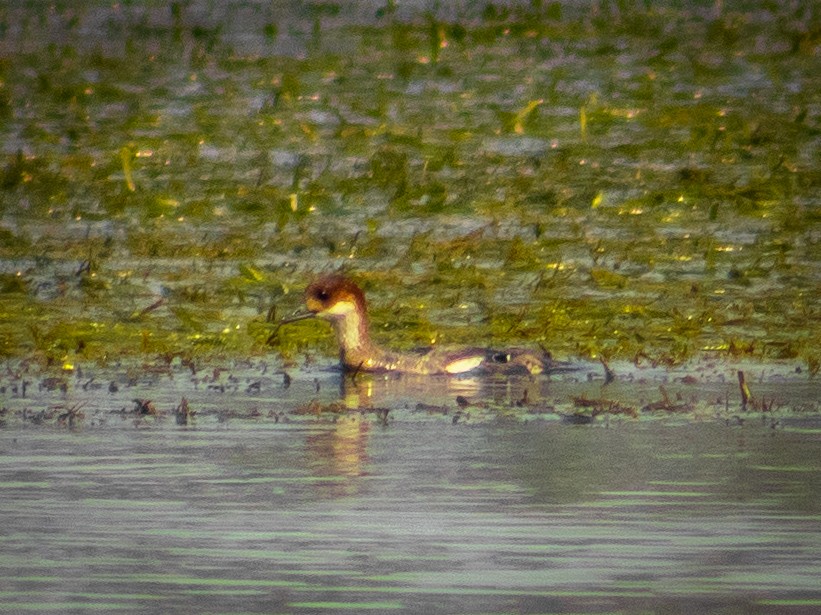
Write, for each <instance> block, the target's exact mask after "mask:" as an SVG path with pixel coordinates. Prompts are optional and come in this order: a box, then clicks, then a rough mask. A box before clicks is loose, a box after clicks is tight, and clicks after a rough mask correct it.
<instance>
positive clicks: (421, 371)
mask: <svg viewBox="0 0 821 615" xmlns="http://www.w3.org/2000/svg"><path fill="white" fill-rule="evenodd" d="M304 301H305V308H306V310H305V311H302V312H299V313H296V314H295V315H293V316H291V317H288V318H284V319H282V320H281V321H280V325H283V324H287V323H292V322H296V321H298V320H304V319H307V318H319V319H321V320H325V321H328V322H330V324H331V325H332V327H333V328H334V331H335V333H336V339H337V343H338V346H339V361H340V364H341V366H342V368H343V369H344V370H346V371H352V372H373V373H387V372H392V373H397V374H414V375H421V376H431V375H449V376H455V375H462V374H480V373H486V374H487V373H507V374H515V373H520V374H530V375H534V376H535V375H538V374H545V373H555V372H564V371H569V370H573V369H575V368H574V367H573V366H572V365H571V364H570V363H565V362H559V361H555V360H554V359H553V358H552V356H551V355H550V353H549V352H546V351H544V350H541V349H540V350H539V351H534V350H530V349H522V348H513V349H510V350H494V349H489V348H476V347H472V348H444V347H438V346H431V347H428V348H422V349H419V350H416V351H411V352H406V353H401V352H392V351H389V350H386V349H384V348H382V347H380V346H379V345H377V344H376V343H374V342H373V340H372V339H371V335H370V327H369V320H368V305H367V301H366V300H365V293H364V292H362V289H361V288H360V287H359V285H358V284H357V283H356V282H354V281H353V280H352V279H351V278H350V277H348V276H346V275H343V274H340V273H331V274H325V275H322V276H320V277H318V278H316V279H315V280H314V281H313V282H311V283H310V284H309V285H308V286H307V288H306V289H305V295H304Z"/></svg>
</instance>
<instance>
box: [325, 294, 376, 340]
mask: <svg viewBox="0 0 821 615" xmlns="http://www.w3.org/2000/svg"><path fill="white" fill-rule="evenodd" d="M321 316H322V317H323V318H326V319H328V320H330V321H331V323H333V325H334V328H335V329H336V336H337V339H338V342H339V346H340V348H341V349H342V350H343V351H346V350H347V351H351V350H356V349H358V348H361V347H362V345H363V344H364V343H365V339H364V335H365V334H364V333H363V331H362V328H363V322H362V315H361V314H360V313H359V310H357V308H356V304H355V303H353V302H352V301H337V302H336V303H334V304H333V305H332V306H331V307H330V308H328V309H327V310H325V311H324V312H322V313H321Z"/></svg>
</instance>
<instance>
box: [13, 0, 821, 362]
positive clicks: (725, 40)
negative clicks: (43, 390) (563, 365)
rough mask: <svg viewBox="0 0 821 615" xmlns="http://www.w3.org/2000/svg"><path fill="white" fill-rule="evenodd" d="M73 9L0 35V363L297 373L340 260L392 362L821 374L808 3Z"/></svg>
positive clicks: (19, 19) (319, 346) (320, 332)
mask: <svg viewBox="0 0 821 615" xmlns="http://www.w3.org/2000/svg"><path fill="white" fill-rule="evenodd" d="M75 5H76V6H73V7H72V8H71V9H69V8H68V7H63V6H57V7H54V9H53V11H52V13H53V14H52V16H51V19H52V22H53V23H52V29H51V30H49V29H48V28H46V26H45V25H44V22H42V21H41V20H38V19H36V18H35V16H34V15H33V14H31V12H30V11H29V10H28V9H26V8H25V7H24V6H22V5H21V6H20V7H17V6H14V7H10V8H9V9H6V11H7V12H6V13H5V14H4V15H5V17H4V18H5V19H6V20H7V21H8V20H14V22H15V23H19V24H20V25H19V27H18V28H17V29H3V30H1V31H0V118H2V123H0V141H2V143H3V144H4V146H3V151H2V154H1V155H0V213H1V214H2V219H1V221H0V354H2V356H5V357H36V358H38V360H41V361H43V362H44V363H46V364H50V365H55V366H60V365H66V364H74V363H75V362H78V361H80V362H82V361H97V362H103V363H105V362H107V361H110V360H112V357H117V358H122V357H132V358H136V359H139V358H141V357H144V356H146V355H150V356H166V355H168V354H171V355H176V356H185V357H198V356H208V357H211V356H247V355H256V354H269V353H276V354H279V355H281V356H282V357H283V359H284V361H285V362H292V361H297V362H299V361H304V360H306V358H308V357H312V356H314V355H315V354H317V353H328V354H330V353H332V352H333V344H332V341H331V340H330V339H328V335H327V331H326V329H325V328H323V326H322V324H321V323H301V324H299V325H294V326H293V327H292V328H289V329H288V330H287V331H286V330H282V331H280V332H278V333H277V335H272V333H273V323H271V322H269V320H270V319H269V317H268V314H269V311H270V310H271V308H272V307H275V311H276V312H277V313H278V314H280V315H282V314H285V313H287V312H289V311H290V310H293V309H294V308H296V307H297V305H298V304H299V293H300V291H301V288H303V287H304V285H305V284H306V283H307V282H308V281H309V280H310V279H311V278H312V277H313V276H314V274H315V273H316V272H318V271H326V270H329V269H337V268H340V267H341V268H345V269H346V270H349V271H352V272H353V273H354V274H355V275H356V276H357V278H358V279H359V280H360V281H361V282H362V283H363V284H364V285H365V286H366V288H367V290H368V293H369V297H372V304H373V310H372V311H373V320H374V322H375V334H376V335H377V336H379V337H380V338H381V339H380V341H383V342H385V343H387V344H390V345H393V346H397V347H400V348H409V347H412V346H414V345H420V344H429V343H431V342H432V341H435V342H436V343H499V344H509V343H529V344H541V345H543V346H545V347H547V348H550V349H551V350H552V351H553V352H554V353H555V354H557V355H559V356H582V357H591V358H605V359H614V358H618V359H627V360H635V361H638V362H645V361H649V362H654V363H659V364H663V365H671V364H677V363H681V362H683V361H687V360H690V359H692V358H694V357H698V356H703V355H725V356H728V357H731V358H734V357H752V358H755V359H757V360H762V361H769V360H789V361H795V362H796V364H797V365H801V366H802V368H804V369H806V370H807V372H808V373H812V374H814V373H816V372H817V371H818V369H819V363H821V357H820V356H819V351H818V349H817V343H815V340H817V339H818V338H819V336H821V324H819V323H821V320H819V313H818V307H817V300H816V298H817V295H818V290H819V283H818V279H819V273H818V259H817V255H816V252H817V244H818V231H817V229H818V224H819V213H818V212H819V211H821V208H819V202H818V194H819V186H821V181H819V180H820V179H821V174H819V170H818V163H817V159H818V136H819V134H821V127H820V126H819V116H818V110H817V105H815V99H814V96H815V94H814V93H815V92H817V91H818V90H819V87H821V86H820V85H819V82H818V81H819V77H818V71H817V70H816V67H815V65H816V64H817V62H816V61H815V57H816V56H817V53H818V45H819V40H820V39H819V36H818V31H819V26H818V23H819V21H818V20H819V16H818V13H817V11H814V10H812V9H811V8H810V7H809V6H808V5H806V4H805V3H800V2H799V3H794V4H791V5H789V6H783V7H782V6H780V5H776V4H769V5H766V6H761V7H758V9H757V10H752V8H750V9H749V10H746V9H745V10H742V9H737V8H731V7H719V8H716V9H715V10H711V11H697V10H694V9H688V8H681V7H679V6H678V5H670V6H667V5H666V4H665V3H662V4H658V3H654V4H653V5H652V6H650V5H646V4H640V3H629V2H628V3H600V4H598V5H597V6H596V8H595V10H593V11H590V12H585V13H582V12H580V11H577V10H575V9H573V8H572V7H568V6H563V5H561V4H560V3H555V2H547V3H529V4H528V3H522V4H521V5H515V4H514V5H510V4H508V3H505V4H504V5H498V6H497V5H494V4H493V3H486V4H485V5H483V7H482V8H481V9H476V11H477V12H475V13H471V9H468V8H467V7H462V8H461V9H458V10H452V11H445V10H442V11H440V12H438V13H427V14H409V13H407V11H406V10H405V9H403V8H402V7H400V6H399V5H397V4H395V3H390V2H389V3H386V4H385V6H384V7H382V8H381V9H379V11H378V14H374V15H372V16H368V17H367V18H362V16H361V15H360V16H350V17H348V16H345V15H343V14H342V11H341V10H340V7H339V6H338V5H336V4H333V3H324V4H322V3H321V4H314V5H311V7H312V8H311V9H310V14H309V15H308V16H307V17H304V18H303V19H302V20H300V19H296V18H294V19H290V18H286V17H285V16H283V15H275V14H274V13H273V12H271V10H272V9H270V8H258V9H256V12H255V16H254V18H253V19H251V20H249V18H248V16H247V15H245V14H244V13H242V12H238V13H237V14H235V15H234V14H230V13H229V12H226V11H225V10H223V9H221V8H220V7H217V6H213V7H211V8H210V9H209V10H207V11H204V12H203V13H201V14H194V12H192V11H188V10H187V9H186V8H185V6H183V5H174V8H172V9H171V10H170V11H166V10H165V9H161V8H159V7H153V8H152V7H149V8H141V7H137V6H133V5H127V6H125V5H124V6H119V5H118V8H116V10H115V9H114V8H112V7H109V6H108V5H106V6H105V7H102V6H101V5H99V3H96V2H93V1H91V0H89V1H88V2H82V3H75ZM93 20H97V21H96V22H94V23H95V24H97V25H98V26H99V31H100V32H101V33H104V37H103V38H101V39H99V40H97V39H95V38H94V37H93V36H92V37H86V36H84V35H83V34H82V32H84V31H86V30H84V29H83V28H84V26H85V24H89V23H92V21H93ZM240 32H242V35H240V34H239V33H240Z"/></svg>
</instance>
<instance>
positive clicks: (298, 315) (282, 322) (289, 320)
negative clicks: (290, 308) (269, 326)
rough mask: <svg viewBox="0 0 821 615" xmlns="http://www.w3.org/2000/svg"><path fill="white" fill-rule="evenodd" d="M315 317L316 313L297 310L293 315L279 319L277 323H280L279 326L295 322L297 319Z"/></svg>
mask: <svg viewBox="0 0 821 615" xmlns="http://www.w3.org/2000/svg"><path fill="white" fill-rule="evenodd" d="M315 317H316V313H314V312H297V313H296V314H294V315H293V316H288V317H287V318H283V319H282V320H280V321H279V324H280V326H281V325H287V324H289V323H292V322H297V321H299V320H307V319H308V318H315Z"/></svg>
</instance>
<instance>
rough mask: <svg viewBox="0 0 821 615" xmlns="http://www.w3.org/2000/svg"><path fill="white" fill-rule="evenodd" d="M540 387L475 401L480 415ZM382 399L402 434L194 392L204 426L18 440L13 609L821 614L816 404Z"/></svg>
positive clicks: (96, 416)
mask: <svg viewBox="0 0 821 615" xmlns="http://www.w3.org/2000/svg"><path fill="white" fill-rule="evenodd" d="M333 378H334V377H333V376H328V375H325V376H322V378H320V380H321V382H320V381H317V382H319V383H320V384H321V386H320V392H319V393H318V399H319V400H320V401H321V403H324V401H323V400H326V399H339V393H338V390H334V389H333V387H332V386H331V384H333V382H334V380H333ZM308 382H309V383H310V386H311V387H313V386H315V385H314V384H313V382H312V381H308ZM520 385H521V383H513V384H511V383H504V384H496V385H495V388H494V387H491V389H492V390H491V391H488V390H487V389H483V392H482V393H481V396H480V397H479V398H477V397H476V395H478V393H476V389H474V397H473V399H474V400H475V401H474V403H476V404H478V405H481V402H480V401H478V400H486V401H487V400H491V399H493V398H494V395H495V396H496V397H497V398H498V395H499V391H500V390H501V389H502V388H505V387H507V388H508V389H510V388H511V387H513V388H516V387H517V386H520ZM178 386H179V385H178ZM304 386H307V385H306V383H305V382H304V381H303V380H302V379H295V382H294V384H293V390H294V393H293V396H294V400H292V402H294V403H295V402H296V401H300V403H304V401H305V395H304V393H303V392H301V390H300V387H304ZM380 386H381V385H378V386H377V395H376V398H377V400H378V404H380V405H384V406H385V407H387V408H389V410H390V412H389V414H388V416H387V418H386V419H385V420H383V418H384V417H383V416H381V415H376V414H372V413H363V412H359V411H355V412H343V413H338V414H329V413H323V414H317V415H310V414H309V415H304V414H295V413H293V407H292V408H291V410H288V412H287V413H286V412H285V410H287V409H288V402H287V399H285V398H286V397H287V394H286V393H284V392H281V394H280V396H281V397H282V399H280V400H279V401H274V402H271V401H270V400H271V399H272V398H273V394H271V393H270V392H269V393H267V394H266V393H264V392H263V394H262V395H260V396H259V397H257V398H256V399H253V398H252V396H248V395H245V394H242V393H231V392H228V393H215V392H214V391H213V390H202V391H200V393H199V394H198V393H197V392H196V391H193V390H189V391H188V395H189V396H190V397H191V399H192V402H191V403H192V407H196V408H199V409H200V411H201V413H200V414H199V415H198V418H197V419H196V420H195V421H193V423H192V424H189V425H187V426H177V425H176V424H175V423H174V421H173V419H168V418H166V419H165V420H162V419H156V418H153V417H146V418H142V419H137V418H135V417H134V416H133V415H131V414H125V415H121V414H119V413H118V412H116V411H113V412H112V411H111V410H109V411H108V413H107V415H106V414H105V413H102V412H101V411H95V412H91V411H90V410H89V412H88V415H87V416H86V418H85V419H84V420H83V421H82V422H80V423H79V424H78V427H77V428H75V429H74V430H67V429H57V428H54V427H53V424H51V425H50V424H41V425H32V424H31V423H28V422H26V423H22V424H16V423H15V424H13V425H9V426H8V427H7V428H6V429H4V430H0V493H2V495H1V496H0V518H2V533H1V534H0V579H2V580H0V603H1V604H0V612H9V613H11V612H15V613H16V612H31V611H34V612H61V613H86V612H100V611H102V612H135V613H136V612H139V613H172V612H173V613H183V612H192V613H193V612H196V613H311V612H328V611H344V612H373V613H380V612H406V613H581V612H585V613H613V612H639V611H644V612H659V613H685V612H686V613H741V612H744V613H747V612H752V613H770V612H771V613H776V612H779V613H780V612H784V610H783V609H786V608H789V611H788V612H790V613H811V612H817V610H818V608H819V607H820V606H821V591H820V590H819V586H818V578H821V532H819V530H821V504H819V502H821V498H820V497H819V495H820V494H819V491H821V489H820V488H821V480H819V479H820V478H821V463H819V459H820V458H821V457H820V456H819V448H820V447H819V443H821V424H819V422H818V418H817V416H818V415H817V414H807V415H801V414H791V415H785V416H781V417H780V420H779V422H778V423H777V425H774V422H773V419H772V417H767V418H765V419H762V418H761V417H760V415H758V414H755V413H749V414H745V415H744V420H741V419H738V418H737V419H736V420H727V419H726V417H725V418H722V417H720V416H717V415H716V416H709V415H707V414H703V415H698V414H696V415H695V416H694V415H693V414H692V413H691V414H689V415H688V416H686V417H679V416H671V415H669V414H668V415H661V416H655V417H654V418H647V417H645V416H644V415H643V417H642V418H640V419H638V420H636V419H623V418H621V417H611V419H610V420H602V418H601V417H599V418H598V419H597V420H596V421H595V422H594V423H593V424H591V425H573V424H568V423H567V422H563V421H561V420H558V417H557V415H556V414H547V413H523V414H520V415H511V414H510V413H508V414H505V413H504V412H499V411H496V410H489V409H485V410H484V413H482V412H481V411H480V410H481V408H474V410H473V414H470V409H469V408H468V409H467V411H466V412H465V413H464V415H463V416H462V417H461V420H457V421H454V417H455V416H456V414H455V412H457V410H456V407H455V406H454V408H453V409H451V410H448V409H447V408H446V407H444V406H442V407H439V406H437V405H436V403H437V400H439V399H444V397H445V393H444V392H445V391H446V390H449V391H450V392H451V393H453V392H455V391H454V388H453V387H454V386H455V387H456V389H458V390H462V392H467V391H468V390H469V389H470V388H471V387H472V386H474V384H472V383H470V382H467V383H465V382H461V383H460V382H456V383H451V384H450V385H441V386H442V387H444V388H440V389H437V388H436V387H432V388H431V391H430V393H429V394H427V395H425V394H423V391H420V390H418V389H417V391H416V403H415V404H414V402H413V401H409V400H411V397H410V393H411V391H409V390H408V389H407V388H403V389H401V391H396V390H394V391H393V393H394V397H390V396H389V395H388V394H387V393H386V392H385V391H384V390H382V391H381V392H379V387H380ZM552 386H554V385H546V386H544V383H542V387H541V392H542V393H543V394H546V393H545V392H546V390H554V389H551V388H550V387H552ZM562 386H569V383H564V384H563V385H562ZM579 386H580V387H581V386H582V385H581V384H580V385H579ZM447 387H450V389H448V388H447ZM366 388H367V387H366ZM288 390H289V391H290V390H291V389H288ZM369 390H371V391H373V389H369ZM177 392H178V391H177ZM132 393H133V391H130V392H123V393H122V394H121V395H122V398H123V399H125V398H127V397H128V396H129V395H131V394H132ZM154 393H155V394H156V395H155V399H162V398H163V395H164V394H167V395H168V396H169V398H170V397H172V396H173V394H176V392H174V393H173V394H172V393H170V392H169V391H167V390H163V389H162V388H155V389H154ZM75 395H76V394H75ZM118 395H119V394H118ZM380 395H381V396H380ZM440 395H441V397H439V396H440ZM513 395H514V397H518V396H519V395H520V393H519V392H518V391H516V392H514V393H513ZM533 395H535V393H534V394H533ZM553 395H554V396H555V395H558V393H555V392H554V393H553ZM96 396H97V397H102V395H101V394H99V393H97V394H96ZM88 397H89V399H90V398H91V397H92V396H91V395H89V396H88ZM400 398H401V399H402V400H403V401H400ZM206 399H211V400H212V404H214V406H213V408H216V407H220V408H223V409H232V410H233V414H231V413H230V412H227V411H223V412H222V413H218V412H210V411H208V408H209V407H208V406H207V405H206V401H205V400H206ZM477 399H478V400H477ZM423 401H425V402H432V403H428V404H425V405H421V404H422V402H423ZM29 403H31V402H29ZM106 403H107V406H108V407H109V409H115V408H117V406H118V405H119V404H120V403H121V400H120V399H119V398H118V397H117V395H114V396H113V400H109V401H108V402H106ZM349 404H350V401H349ZM101 405H106V404H101ZM157 405H158V406H159V405H161V404H160V403H159V402H158V404H157ZM251 406H253V407H254V408H258V409H267V410H268V411H270V410H272V409H281V410H283V414H282V415H279V414H277V413H270V412H268V413H267V414H266V413H265V412H263V413H262V417H261V418H257V419H252V418H247V417H248V416H249V411H248V408H250V407H251ZM213 408H212V409H213ZM440 410H441V411H440ZM92 414H93V416H92ZM229 415H230V417H229V418H226V416H229ZM235 415H242V417H237V416H235ZM270 416H275V417H276V419H271V418H270ZM735 416H736V417H738V416H739V415H735ZM231 417H233V418H231Z"/></svg>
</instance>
